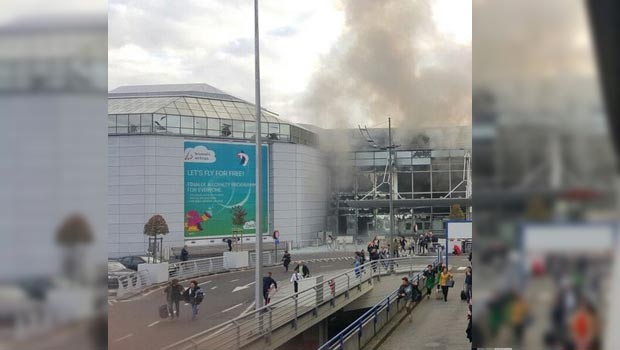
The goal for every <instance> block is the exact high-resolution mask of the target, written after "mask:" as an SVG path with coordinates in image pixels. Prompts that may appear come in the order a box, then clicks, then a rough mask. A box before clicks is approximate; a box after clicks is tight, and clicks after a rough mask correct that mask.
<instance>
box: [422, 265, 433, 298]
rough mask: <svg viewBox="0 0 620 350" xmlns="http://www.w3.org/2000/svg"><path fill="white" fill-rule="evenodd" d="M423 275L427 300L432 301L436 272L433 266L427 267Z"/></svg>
mask: <svg viewBox="0 0 620 350" xmlns="http://www.w3.org/2000/svg"><path fill="white" fill-rule="evenodd" d="M422 275H423V276H424V286H425V287H426V299H430V298H431V292H432V291H433V286H434V285H435V271H434V270H433V265H430V264H429V265H427V266H426V270H424V272H423V273H422Z"/></svg>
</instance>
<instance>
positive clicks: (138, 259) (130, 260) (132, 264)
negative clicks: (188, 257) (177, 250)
mask: <svg viewBox="0 0 620 350" xmlns="http://www.w3.org/2000/svg"><path fill="white" fill-rule="evenodd" d="M117 261H118V262H119V263H121V264H122V265H123V266H125V267H126V268H128V269H130V270H133V271H138V265H140V264H146V263H149V262H151V263H152V262H153V258H149V257H148V256H138V255H131V256H124V257H122V258H119V259H118V260H117ZM157 261H161V260H160V259H159V258H158V259H157ZM177 270H178V268H176V267H174V266H173V265H169V267H168V272H169V273H170V276H172V275H174V274H175V272H176V271H177Z"/></svg>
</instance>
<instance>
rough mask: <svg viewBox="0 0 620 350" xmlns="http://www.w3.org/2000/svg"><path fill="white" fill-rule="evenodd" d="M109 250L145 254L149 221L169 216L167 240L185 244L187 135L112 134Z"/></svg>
mask: <svg viewBox="0 0 620 350" xmlns="http://www.w3.org/2000/svg"><path fill="white" fill-rule="evenodd" d="M108 152H109V153H108V156H109V163H108V232H109V233H108V236H109V239H108V255H109V256H110V257H118V256H122V255H130V254H143V253H144V252H145V251H146V247H147V239H146V237H145V236H144V235H143V234H142V232H143V230H144V224H145V223H146V221H147V220H148V219H149V218H150V217H151V216H153V215H155V214H160V215H162V216H163V217H164V219H166V222H167V223H168V228H169V229H170V233H169V234H168V235H166V237H165V238H164V242H165V243H164V244H174V245H176V246H179V245H182V244H183V138H181V137H161V136H110V137H108Z"/></svg>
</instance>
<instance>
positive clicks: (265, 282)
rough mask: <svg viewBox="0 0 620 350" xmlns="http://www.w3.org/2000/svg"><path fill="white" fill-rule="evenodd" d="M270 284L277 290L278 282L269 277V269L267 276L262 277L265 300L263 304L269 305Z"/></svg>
mask: <svg viewBox="0 0 620 350" xmlns="http://www.w3.org/2000/svg"><path fill="white" fill-rule="evenodd" d="M296 269H297V268H296ZM272 286H273V287H274V288H275V289H276V291H277V290H278V282H276V280H274V279H273V278H272V277H271V271H269V272H267V276H264V277H263V299H264V300H265V305H269V302H270V301H271V298H269V290H270V289H271V288H272Z"/></svg>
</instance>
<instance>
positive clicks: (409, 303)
mask: <svg viewBox="0 0 620 350" xmlns="http://www.w3.org/2000/svg"><path fill="white" fill-rule="evenodd" d="M401 280H402V283H401V285H400V287H398V299H404V300H405V308H406V309H407V315H409V322H411V321H413V315H412V314H411V311H413V303H414V295H413V285H412V284H411V282H409V278H407V277H403V278H401Z"/></svg>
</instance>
